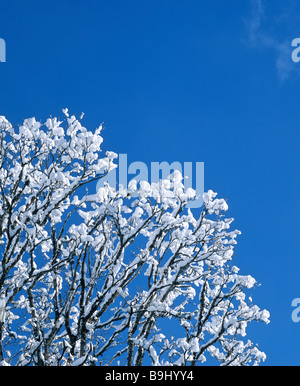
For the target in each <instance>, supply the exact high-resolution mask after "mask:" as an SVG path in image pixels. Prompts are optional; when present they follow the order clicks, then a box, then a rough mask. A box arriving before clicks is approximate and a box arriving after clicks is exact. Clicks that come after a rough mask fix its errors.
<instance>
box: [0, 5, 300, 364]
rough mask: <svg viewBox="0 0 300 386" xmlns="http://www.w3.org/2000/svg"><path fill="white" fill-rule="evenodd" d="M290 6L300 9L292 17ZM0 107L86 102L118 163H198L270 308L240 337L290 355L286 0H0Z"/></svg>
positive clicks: (298, 84)
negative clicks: (123, 156) (0, 47)
mask: <svg viewBox="0 0 300 386" xmlns="http://www.w3.org/2000/svg"><path fill="white" fill-rule="evenodd" d="M298 15H299V16H298ZM0 17H1V18H0V20H1V23H0V37H1V38H3V39H5V41H6V46H7V58H6V63H0V115H5V116H6V117H7V119H8V120H9V121H11V122H12V123H14V124H19V123H21V122H22V120H23V119H24V118H28V117H32V116H35V117H36V118H37V119H42V120H45V119H46V118H47V117H48V116H49V115H53V116H60V117H61V118H63V114H62V113H61V109H62V108H65V107H68V108H69V111H70V113H71V114H76V115H77V116H79V115H80V114H81V112H84V113H85V114H86V115H85V118H84V121H83V122H84V124H85V126H86V127H87V128H89V129H92V130H93V129H94V128H95V127H97V126H98V125H99V124H100V123H101V122H102V121H104V125H105V130H104V131H103V137H104V147H103V149H104V150H112V151H115V152H116V153H127V154H128V162H133V161H142V162H145V163H147V164H150V162H153V161H159V162H162V161H167V162H173V161H180V162H197V161H198V162H201V161H202V162H205V188H206V189H213V190H214V191H216V192H218V193H219V196H220V197H223V198H227V199H228V204H229V207H230V210H229V216H232V217H234V218H235V222H234V224H235V227H236V228H238V229H240V230H241V231H242V235H241V236H239V238H238V245H237V247H236V257H235V260H234V263H235V264H236V265H237V266H238V267H240V268H241V273H244V274H251V275H252V276H254V277H255V278H256V279H257V281H258V282H259V283H261V286H260V287H258V288H256V289H255V291H253V294H252V297H253V301H254V302H255V303H256V304H258V305H259V306H260V307H261V308H267V309H268V310H269V311H270V313H271V323H270V324H269V325H268V326H265V325H263V324H259V323H254V324H252V325H251V326H250V327H249V328H248V333H249V338H250V339H251V340H253V341H254V342H258V343H259V346H260V349H261V350H262V351H265V352H266V354H267V361H266V362H265V364H267V365H300V355H299V350H300V324H297V323H294V322H293V321H292V319H291V313H292V310H293V308H292V307H291V302H292V299H294V298H297V297H300V280H299V271H300V259H299V249H300V244H299V240H300V239H299V230H300V221H299V209H300V200H299V187H300V184H299V167H300V162H299V159H300V157H299V139H300V134H299V120H298V115H299V112H298V111H299V105H300V76H299V73H300V63H299V64H297V63H293V62H292V60H291V53H292V50H293V49H292V47H291V41H292V40H293V39H294V38H296V37H299V36H300V6H299V3H298V5H297V4H296V2H295V1H292V0H284V1H283V0H282V1H276V2H273V1H271V0H265V1H260V0H256V1H254V0H253V1H250V0H249V1H240V0H227V1H222V0H215V1H211V0H186V1H184V2H183V1H178V0H169V1H167V0H151V1H150V0H143V1H141V0H139V1H138V0H98V1H94V0H89V1H78V0H72V1H69V0H68V1H67V0H64V1H56V0H53V1H43V2H41V1H32V0H29V1H16V0H10V1H6V2H4V1H1V4H0Z"/></svg>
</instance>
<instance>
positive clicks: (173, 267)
mask: <svg viewBox="0 0 300 386" xmlns="http://www.w3.org/2000/svg"><path fill="white" fill-rule="evenodd" d="M64 114H65V116H64V119H63V121H62V122H60V121H59V120H58V119H57V118H49V119H48V120H47V121H46V122H45V123H44V124H41V123H39V122H37V121H36V120H35V118H31V119H26V120H25V121H24V122H23V124H22V125H20V126H17V127H13V126H12V125H11V124H10V123H9V122H8V121H7V119H6V118H5V117H0V256H1V257H0V361H1V364H2V365H14V366H25V365H36V366H44V365H48V366H58V365H74V366H78V365H116V364H118V363H119V364H121V365H128V366H133V365H143V364H152V365H200V364H203V363H205V361H206V359H207V358H209V357H213V358H215V360H216V363H218V364H220V365H255V364H258V363H259V362H260V361H261V360H264V359H265V354H264V353H263V352H261V351H259V349H258V348H257V346H256V345H254V344H253V343H252V342H251V341H250V340H248V339H247V338H246V327H247V325H248V323H249V322H251V321H263V322H266V323H268V318H269V313H268V312H267V311H266V310H260V309H259V307H258V306H256V305H254V304H253V303H252V299H251V298H250V297H249V295H247V290H248V289H249V288H252V287H253V286H254V285H255V280H254V279H253V278H252V277H251V276H243V275H240V274H239V269H238V268H237V267H236V266H234V265H233V264H232V257H233V248H234V244H236V236H237V235H238V234H239V232H238V231H236V230H230V225H231V223H232V221H233V219H228V218H226V217H225V216H224V212H225V211H226V210H227V204H226V202H225V201H224V200H223V199H218V198H216V194H215V193H213V192H212V191H208V192H207V193H205V194H204V195H203V200H204V206H203V209H202V211H201V213H200V214H199V216H198V217H197V218H195V216H194V214H193V213H192V211H191V210H190V209H188V208H186V206H187V204H188V203H189V202H190V200H193V199H194V198H195V192H194V191H193V190H192V189H188V190H186V191H185V190H184V188H183V185H182V176H181V175H180V173H179V172H174V173H173V174H172V175H171V176H170V177H169V178H168V179H166V180H162V181H160V182H159V183H152V184H149V183H147V182H146V181H144V182H142V183H139V184H136V183H135V181H132V182H131V183H130V184H129V186H128V188H126V189H125V188H122V187H120V189H118V190H116V188H113V187H110V186H109V185H108V184H106V185H105V186H104V187H101V188H100V189H99V190H98V191H97V193H95V192H96V189H95V185H96V184H95V181H98V180H99V179H100V178H102V177H103V176H105V175H106V174H107V173H108V172H109V171H110V170H112V169H113V168H114V167H115V165H114V163H113V161H114V159H115V158H116V157H117V156H116V154H115V153H113V152H106V155H105V156H103V157H101V156H100V154H101V149H100V146H101V144H102V137H101V136H100V133H101V126H100V127H99V128H98V129H97V130H95V131H94V132H91V131H88V130H87V129H86V128H85V127H83V126H82V124H81V119H79V120H78V119H76V118H75V117H74V116H72V117H70V116H69V114H68V111H67V110H64ZM92 189H94V192H92ZM92 193H95V194H92Z"/></svg>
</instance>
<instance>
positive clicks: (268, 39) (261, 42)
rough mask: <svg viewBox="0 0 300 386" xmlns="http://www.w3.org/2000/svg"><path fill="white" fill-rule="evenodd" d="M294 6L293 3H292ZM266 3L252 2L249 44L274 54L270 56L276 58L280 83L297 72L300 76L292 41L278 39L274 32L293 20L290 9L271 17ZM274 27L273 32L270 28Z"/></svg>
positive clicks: (248, 27) (257, 0)
mask: <svg viewBox="0 0 300 386" xmlns="http://www.w3.org/2000/svg"><path fill="white" fill-rule="evenodd" d="M291 4H292V2H291ZM266 8H267V7H266V2H264V1H263V0H251V16H250V17H249V19H247V20H246V27H247V32H248V34H247V43H248V44H249V45H250V46H251V48H253V49H268V50H270V51H271V52H272V55H271V56H270V58H271V57H273V58H275V63H274V65H275V67H276V70H277V75H278V78H279V80H280V82H284V81H286V80H287V79H289V78H290V76H291V74H292V73H294V72H296V73H298V74H299V75H300V67H299V68H298V67H295V64H294V63H293V62H292V60H291V52H292V49H291V41H290V40H289V39H288V38H287V36H285V37H284V38H283V37H278V36H276V34H274V30H276V27H278V25H279V23H280V24H281V25H282V23H283V22H284V23H285V25H288V23H289V21H291V19H292V18H293V16H292V14H291V12H289V10H288V9H285V10H282V12H281V14H279V15H276V17H274V16H273V17H271V16H270V15H269V14H268V12H267V9H266ZM267 25H268V26H269V28H270V26H271V27H272V28H271V30H272V32H271V30H270V29H269V28H268V26H267Z"/></svg>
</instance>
